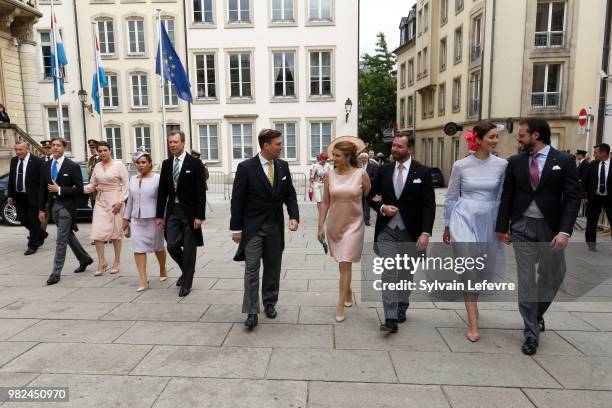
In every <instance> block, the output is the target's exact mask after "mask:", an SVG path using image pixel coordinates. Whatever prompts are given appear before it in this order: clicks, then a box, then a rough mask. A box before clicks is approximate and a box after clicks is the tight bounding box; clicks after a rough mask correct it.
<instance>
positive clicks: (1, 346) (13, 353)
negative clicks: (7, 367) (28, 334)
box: [0, 341, 36, 366]
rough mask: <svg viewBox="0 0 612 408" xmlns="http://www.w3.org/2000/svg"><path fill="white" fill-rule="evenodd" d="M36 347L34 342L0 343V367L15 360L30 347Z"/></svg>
mask: <svg viewBox="0 0 612 408" xmlns="http://www.w3.org/2000/svg"><path fill="white" fill-rule="evenodd" d="M34 346H36V343H35V342H16V341H0V350H2V353H0V366H2V365H4V364H6V363H8V362H9V361H11V360H13V359H14V358H17V357H18V356H19V355H21V354H23V353H25V352H26V351H28V350H29V349H31V348H32V347H34Z"/></svg>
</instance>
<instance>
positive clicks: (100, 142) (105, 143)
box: [96, 140, 113, 153]
mask: <svg viewBox="0 0 612 408" xmlns="http://www.w3.org/2000/svg"><path fill="white" fill-rule="evenodd" d="M101 147H106V148H107V149H108V150H109V151H110V152H111V153H112V152H113V149H112V148H111V145H110V143H108V142H106V141H104V140H100V141H99V142H98V146H96V150H100V148H101Z"/></svg>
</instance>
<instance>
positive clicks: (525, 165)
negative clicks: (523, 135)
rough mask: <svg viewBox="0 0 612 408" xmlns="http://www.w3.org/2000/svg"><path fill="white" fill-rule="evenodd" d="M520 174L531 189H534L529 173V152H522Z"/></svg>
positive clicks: (521, 178)
mask: <svg viewBox="0 0 612 408" xmlns="http://www.w3.org/2000/svg"><path fill="white" fill-rule="evenodd" d="M519 164H520V166H519V167H520V173H521V174H520V176H521V177H519V180H525V183H527V185H528V186H529V188H530V189H533V187H532V186H531V175H530V174H529V153H527V152H523V153H521V156H520V159H519Z"/></svg>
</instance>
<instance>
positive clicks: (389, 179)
mask: <svg viewBox="0 0 612 408" xmlns="http://www.w3.org/2000/svg"><path fill="white" fill-rule="evenodd" d="M394 172H395V164H393V165H389V166H388V167H387V173H389V174H388V175H387V176H386V177H385V178H384V183H385V184H386V186H383V192H384V191H390V192H391V194H392V195H393V198H394V199H396V200H397V196H396V195H395V182H394V181H393V173H394Z"/></svg>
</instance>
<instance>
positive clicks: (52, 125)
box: [47, 106, 71, 151]
mask: <svg viewBox="0 0 612 408" xmlns="http://www.w3.org/2000/svg"><path fill="white" fill-rule="evenodd" d="M62 123H63V126H64V129H63V130H64V134H63V135H60V132H59V116H58V114H57V106H53V107H51V106H49V107H47V124H48V125H49V138H50V139H52V138H54V137H63V138H64V139H66V142H68V145H67V146H66V150H67V151H71V143H70V139H71V138H70V115H69V113H68V107H67V106H62Z"/></svg>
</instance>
